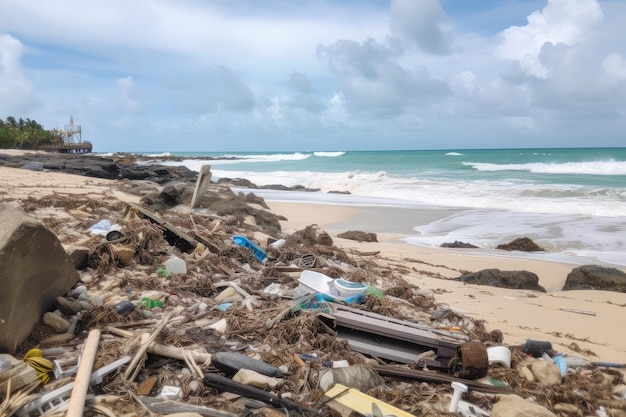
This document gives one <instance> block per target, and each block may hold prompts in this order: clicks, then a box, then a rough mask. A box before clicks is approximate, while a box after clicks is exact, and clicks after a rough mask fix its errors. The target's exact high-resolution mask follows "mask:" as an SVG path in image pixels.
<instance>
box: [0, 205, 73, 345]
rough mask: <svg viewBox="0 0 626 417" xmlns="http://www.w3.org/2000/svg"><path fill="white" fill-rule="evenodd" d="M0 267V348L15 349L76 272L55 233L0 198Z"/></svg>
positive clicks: (68, 285)
mask: <svg viewBox="0 0 626 417" xmlns="http://www.w3.org/2000/svg"><path fill="white" fill-rule="evenodd" d="M0 271H2V274H0V287H1V288H2V291H1V292H0V318H2V320H0V351H5V352H14V351H15V349H16V348H17V346H18V345H19V344H20V343H21V342H23V341H24V340H25V339H26V338H27V337H28V335H29V334H30V332H31V330H32V328H33V326H35V325H36V324H37V323H38V322H39V320H40V318H41V317H42V316H43V315H44V313H46V311H47V310H48V309H49V308H50V306H52V305H53V304H54V302H55V300H56V298H57V297H58V296H60V295H63V294H65V293H66V292H67V291H69V290H70V289H71V288H72V286H73V285H74V284H75V283H76V282H77V281H78V272H77V271H76V269H75V268H74V261H73V260H72V258H71V257H70V256H69V255H68V254H67V253H66V252H65V250H64V249H63V246H62V245H61V242H60V241H59V239H58V238H57V237H56V235H55V234H54V233H52V232H51V231H50V230H48V229H47V228H46V227H44V226H43V225H42V224H41V223H39V222H38V221H37V220H35V219H34V218H32V217H30V216H28V215H27V214H26V213H24V211H23V210H22V209H21V208H17V207H15V206H13V205H11V204H0Z"/></svg>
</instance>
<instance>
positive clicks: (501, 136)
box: [0, 0, 626, 152]
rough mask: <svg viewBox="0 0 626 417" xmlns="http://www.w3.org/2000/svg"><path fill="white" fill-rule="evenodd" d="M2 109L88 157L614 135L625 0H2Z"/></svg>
mask: <svg viewBox="0 0 626 417" xmlns="http://www.w3.org/2000/svg"><path fill="white" fill-rule="evenodd" d="M0 10H1V12H0V118H2V119H6V117H8V116H13V117H16V118H19V117H22V118H29V119H34V120H36V121H37V122H39V123H40V124H42V125H43V126H44V128H46V129H52V128H61V127H63V126H64V125H67V124H69V120H70V117H72V118H73V121H74V123H75V124H77V125H81V127H82V139H83V140H89V141H91V142H92V143H93V146H94V151H95V152H115V151H120V152H194V151H195V152H227V151H239V152H253V151H254V152H270V151H271V152H280V151H345V150H384V149H394V150H398V149H400V150H401V149H472V148H528V147H596V146H606V147H614V146H620V147H621V146H626V140H625V139H626V30H624V27H623V26H624V22H626V1H623V0H543V1H540V0H480V1H468V0H388V1H385V0H299V1H293V0H259V1H252V0H246V1H244V0H134V1H127V0H94V1H78V0H55V1H53V2H49V1H45V2H42V1H35V0H0Z"/></svg>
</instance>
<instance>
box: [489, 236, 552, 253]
mask: <svg viewBox="0 0 626 417" xmlns="http://www.w3.org/2000/svg"><path fill="white" fill-rule="evenodd" d="M496 249H501V250H509V251H513V250H519V251H522V252H542V251H544V250H545V249H543V248H542V247H541V246H539V245H537V244H536V243H535V242H533V241H532V239H530V238H527V237H520V238H517V239H515V240H513V241H511V242H509V243H506V244H502V245H498V246H496Z"/></svg>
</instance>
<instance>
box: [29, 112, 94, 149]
mask: <svg viewBox="0 0 626 417" xmlns="http://www.w3.org/2000/svg"><path fill="white" fill-rule="evenodd" d="M54 133H55V134H56V135H58V137H59V143H57V144H55V145H46V146H43V147H42V148H40V149H41V150H44V151H51V152H60V153H88V152H91V150H92V145H91V142H89V141H83V137H82V130H81V126H80V125H75V124H74V118H73V117H72V116H70V124H69V125H65V126H64V128H63V129H54Z"/></svg>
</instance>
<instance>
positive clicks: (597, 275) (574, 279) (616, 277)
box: [563, 265, 626, 292]
mask: <svg viewBox="0 0 626 417" xmlns="http://www.w3.org/2000/svg"><path fill="white" fill-rule="evenodd" d="M582 289H593V290H604V291H616V292H626V273H624V271H621V270H619V269H616V268H608V267H604V266H599V265H583V266H579V267H578V268H574V269H573V270H572V271H571V272H570V273H569V274H567V278H566V279H565V284H564V285H563V290H564V291H565V290H582Z"/></svg>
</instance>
